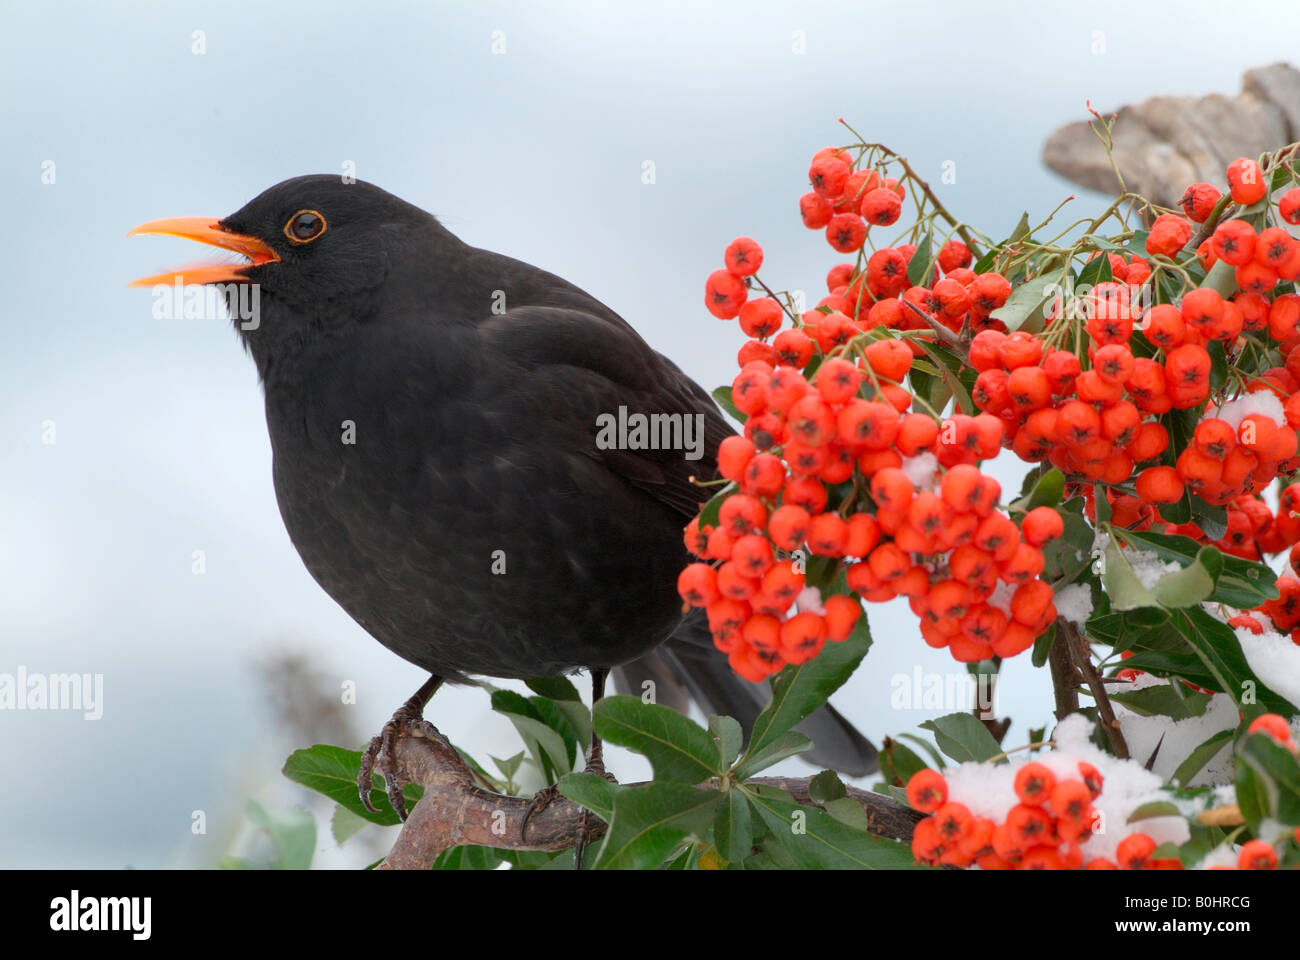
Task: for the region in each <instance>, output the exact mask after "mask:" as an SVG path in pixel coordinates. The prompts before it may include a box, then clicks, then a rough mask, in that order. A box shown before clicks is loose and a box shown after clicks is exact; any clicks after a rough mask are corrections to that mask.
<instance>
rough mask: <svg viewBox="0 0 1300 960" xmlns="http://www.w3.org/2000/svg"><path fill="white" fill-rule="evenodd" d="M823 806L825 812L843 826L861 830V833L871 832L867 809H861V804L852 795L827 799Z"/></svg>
mask: <svg viewBox="0 0 1300 960" xmlns="http://www.w3.org/2000/svg"><path fill="white" fill-rule="evenodd" d="M825 807H826V812H827V813H829V814H830V815H831V816H832V817H834V818H835V819H836V820H838V821H839V822H840V823H842V824H844V825H845V826H847V827H852V828H853V829H854V830H861V831H862V832H863V833H870V832H871V818H870V817H868V816H867V811H866V810H864V809H862V804H860V803H858V801H856V800H854V799H853V798H852V797H840V798H839V799H837V800H829V801H827V802H826V804H825Z"/></svg>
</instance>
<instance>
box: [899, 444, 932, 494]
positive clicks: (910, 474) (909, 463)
mask: <svg viewBox="0 0 1300 960" xmlns="http://www.w3.org/2000/svg"><path fill="white" fill-rule="evenodd" d="M901 469H902V471H903V472H904V473H905V474H907V479H909V480H911V481H912V486H914V487H916V489H918V490H931V489H933V488H934V477H935V474H936V473H938V472H939V460H938V458H937V457H935V455H934V454H933V453H918V454H917V455H916V456H914V457H904V458H903V466H902V468H901Z"/></svg>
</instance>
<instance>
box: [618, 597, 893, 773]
mask: <svg viewBox="0 0 1300 960" xmlns="http://www.w3.org/2000/svg"><path fill="white" fill-rule="evenodd" d="M646 681H651V682H653V683H654V691H655V702H656V703H660V704H663V705H664V706H669V707H672V708H673V709H675V710H678V711H680V712H682V713H685V712H686V711H687V710H688V708H689V707H690V704H691V703H692V702H693V703H695V704H697V705H698V706H699V707H700V709H701V710H703V711H704V712H705V713H706V714H725V715H727V716H731V717H735V718H736V720H738V721H739V722H740V725H741V727H743V728H744V730H745V738H746V740H748V738H749V732H750V731H751V730H752V729H753V727H754V721H755V720H756V719H757V718H758V715H759V713H760V712H761V711H762V709H763V707H764V706H766V704H767V701H768V699H769V697H770V695H771V691H770V689H769V687H768V686H767V684H759V683H750V682H749V681H748V680H746V679H744V678H743V677H741V676H739V675H737V674H736V673H735V671H733V670H732V669H731V666H730V665H729V664H728V663H727V658H726V657H725V656H724V655H723V654H722V653H721V652H719V651H718V649H717V648H716V647H715V646H714V645H713V641H712V638H711V637H710V636H709V629H708V625H707V624H706V623H705V622H704V618H703V617H697V616H692V617H688V618H687V619H686V620H685V621H683V622H682V625H681V626H680V627H678V628H677V631H676V632H675V633H673V635H672V636H671V637H669V639H668V640H667V641H666V642H665V643H663V644H661V645H660V646H658V647H656V648H655V649H654V650H652V651H650V652H649V653H648V654H646V655H645V656H643V657H640V658H639V659H637V660H633V661H632V662H631V663H625V664H623V665H622V666H621V667H616V668H615V669H614V686H615V688H616V689H617V690H618V692H619V693H630V694H633V695H636V696H640V695H641V694H642V693H643V692H644V690H645V687H644V684H645V683H646ZM796 729H797V730H799V732H800V733H803V734H804V735H805V736H807V737H808V738H809V739H810V740H812V742H813V744H814V746H813V749H812V750H810V751H809V752H808V753H807V754H805V755H804V756H806V757H807V759H808V760H809V761H810V762H811V763H814V764H818V765H819V766H823V767H829V768H831V769H832V770H838V771H839V772H840V773H843V774H845V775H847V776H851V777H861V776H865V775H866V774H868V773H872V772H874V771H875V770H876V766H877V763H876V748H875V747H874V746H872V745H871V742H870V741H869V740H867V738H866V737H864V736H863V735H862V734H861V733H859V732H858V730H857V728H855V727H854V726H853V724H851V723H849V722H848V720H846V719H844V717H843V716H841V715H840V713H839V712H838V711H837V710H836V709H835V708H834V707H832V706H831V705H830V704H827V705H826V706H824V707H822V708H821V709H819V710H817V711H816V712H815V713H813V714H811V715H810V716H809V717H808V718H807V719H805V720H804V721H803V722H802V723H801V724H799V726H798V727H797V728H796Z"/></svg>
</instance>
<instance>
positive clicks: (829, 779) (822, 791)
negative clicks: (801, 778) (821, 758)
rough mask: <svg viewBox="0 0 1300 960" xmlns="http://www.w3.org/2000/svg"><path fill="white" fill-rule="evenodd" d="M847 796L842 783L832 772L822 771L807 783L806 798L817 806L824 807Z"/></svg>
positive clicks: (847, 793)
mask: <svg viewBox="0 0 1300 960" xmlns="http://www.w3.org/2000/svg"><path fill="white" fill-rule="evenodd" d="M848 795H849V791H848V790H847V789H846V788H845V786H844V782H843V781H842V780H840V778H839V775H838V774H837V773H836V772H835V771H834V770H823V771H822V772H821V773H819V774H817V776H815V777H813V778H811V779H810V780H809V781H808V796H809V798H810V799H811V800H812V802H813V803H815V804H817V805H818V806H821V807H824V806H826V804H828V803H830V802H831V801H832V800H838V799H840V798H841V797H847V796H848Z"/></svg>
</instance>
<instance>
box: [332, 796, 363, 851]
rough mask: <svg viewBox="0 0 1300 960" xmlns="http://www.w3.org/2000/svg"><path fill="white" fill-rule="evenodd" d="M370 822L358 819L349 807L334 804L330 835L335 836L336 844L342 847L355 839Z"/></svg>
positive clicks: (361, 818)
mask: <svg viewBox="0 0 1300 960" xmlns="http://www.w3.org/2000/svg"><path fill="white" fill-rule="evenodd" d="M367 823H369V821H368V820H366V819H365V818H363V817H358V816H357V815H356V814H355V813H353V812H352V811H351V810H349V809H348V808H347V807H343V806H339V805H338V804H337V803H336V804H334V815H333V816H332V817H330V833H332V834H333V835H334V842H335V843H337V844H338V845H339V846H340V847H341V846H343V844H345V843H347V842H348V840H350V839H351V838H352V837H354V836H355V835H356V833H357V831H358V830H360V829H361V828H362V827H364V826H365V825H366V824H367Z"/></svg>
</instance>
